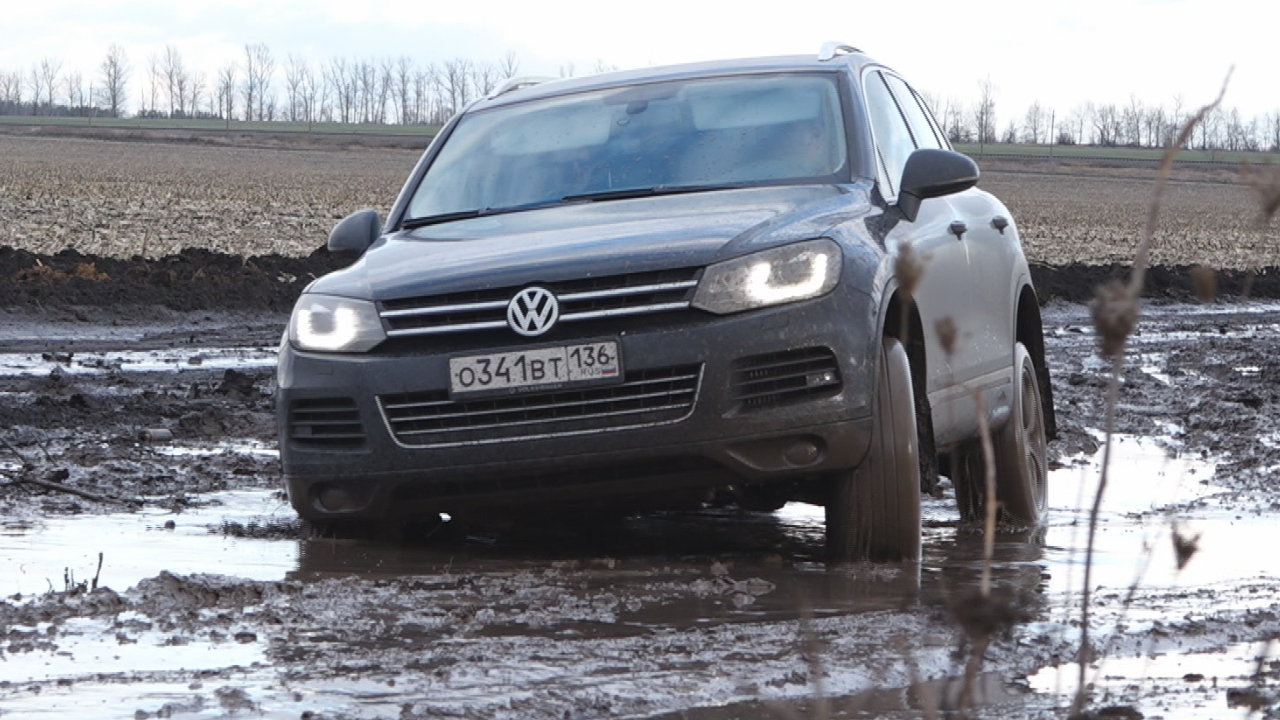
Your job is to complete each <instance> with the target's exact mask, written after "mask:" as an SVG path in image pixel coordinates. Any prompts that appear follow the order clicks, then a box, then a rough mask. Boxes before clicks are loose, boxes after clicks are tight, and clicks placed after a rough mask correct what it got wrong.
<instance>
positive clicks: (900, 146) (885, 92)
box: [862, 72, 916, 197]
mask: <svg viewBox="0 0 1280 720" xmlns="http://www.w3.org/2000/svg"><path fill="white" fill-rule="evenodd" d="M862 87H863V93H864V94H865V95H866V100H867V114H868V115H869V116H870V118H871V132H872V134H874V135H875V140H876V150H877V152H879V154H880V162H881V163H882V164H883V166H884V171H885V174H886V175H887V176H888V181H889V187H888V188H885V195H886V196H887V197H893V196H896V195H897V194H898V180H900V179H901V178H902V168H903V167H905V166H906V164H907V157H908V156H909V155H911V153H912V152H913V151H915V149H916V145H915V142H914V141H913V140H912V139H911V131H910V130H908V129H907V124H906V122H905V121H904V120H903V119H902V114H901V113H899V112H898V104H897V103H896V102H895V101H894V99H893V95H891V94H890V93H889V88H888V86H886V85H885V84H884V79H883V77H882V76H881V75H880V73H879V72H869V73H867V74H866V75H864V76H863V81H862Z"/></svg>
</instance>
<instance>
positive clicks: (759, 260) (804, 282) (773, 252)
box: [693, 238, 841, 315]
mask: <svg viewBox="0 0 1280 720" xmlns="http://www.w3.org/2000/svg"><path fill="white" fill-rule="evenodd" d="M840 266H841V255H840V246H839V245H836V243H835V242H834V241H832V240H828V239H826V238H823V239H819V240H808V241H806V242H801V243H796V244H794V245H784V246H782V247H776V248H772V249H769V250H764V251H761V252H758V253H753V254H751V255H744V256H743V257H740V258H734V259H732V260H726V261H725V262H722V263H717V264H715V265H712V266H711V267H709V268H707V271H706V273H705V274H704V275H703V276H702V281H701V282H699V283H698V290H697V292H695V293H694V295H693V306H694V307H696V308H699V309H701V310H706V311H708V312H713V313H716V314H718V315H727V314H729V313H735V312H742V311H743V310H753V309H755V308H762V307H768V306H770V305H780V304H782V303H789V302H795V301H797V300H808V299H809V298H815V297H818V296H819V295H824V294H826V293H829V292H831V289H832V288H834V287H835V286H836V283H837V282H838V281H839V280H840Z"/></svg>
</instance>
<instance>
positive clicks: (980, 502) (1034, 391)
mask: <svg viewBox="0 0 1280 720" xmlns="http://www.w3.org/2000/svg"><path fill="white" fill-rule="evenodd" d="M1013 361H1014V365H1013V367H1014V371H1015V373H1016V375H1015V377H1014V383H1013V404H1012V406H1011V407H1010V408H1009V420H1008V422H1006V423H1005V424H1004V425H1003V426H1001V427H1000V429H999V430H997V431H996V432H995V433H994V434H993V435H992V438H991V444H992V449H993V450H994V451H995V452H994V455H995V471H996V502H997V503H998V512H997V518H998V519H999V520H1000V521H1001V522H1002V523H1004V524H1008V525H1014V526H1023V527H1030V526H1034V525H1036V524H1038V523H1039V522H1040V519H1041V517H1042V516H1043V515H1044V512H1045V509H1046V507H1047V505H1048V495H1049V493H1048V477H1049V475H1048V472H1049V470H1048V469H1049V463H1048V457H1049V450H1048V444H1049V443H1048V435H1047V433H1046V431H1045V424H1044V401H1043V399H1042V398H1041V395H1040V383H1039V382H1038V381H1037V379H1036V368H1035V364H1034V363H1032V362H1031V354H1030V353H1028V352H1027V348H1026V346H1025V345H1023V344H1022V343H1017V344H1016V345H1014V348H1013ZM951 464H952V475H953V478H952V479H953V481H954V483H955V487H956V503H957V504H958V505H959V507H960V518H961V519H962V520H965V521H975V522H981V521H982V519H983V518H984V517H985V513H986V502H987V500H986V494H987V493H986V463H985V462H984V461H983V456H982V446H981V444H980V443H979V442H978V441H976V440H975V441H971V442H969V443H966V444H965V445H964V446H962V447H961V448H960V449H958V450H957V451H956V452H955V454H954V455H953V456H952V463H951Z"/></svg>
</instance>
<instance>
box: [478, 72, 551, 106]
mask: <svg viewBox="0 0 1280 720" xmlns="http://www.w3.org/2000/svg"><path fill="white" fill-rule="evenodd" d="M558 79H559V78H553V77H546V76H541V75H526V76H522V77H513V78H507V79H506V80H505V81H504V82H503V83H502V84H501V85H499V86H498V87H497V88H495V89H494V90H493V92H491V93H489V94H488V95H486V96H485V97H486V98H487V99H490V100H492V99H493V98H496V97H498V96H499V95H505V94H507V93H509V92H511V91H512V90H519V89H520V88H527V87H531V86H533V85H539V84H541V83H544V82H549V81H551V80H558Z"/></svg>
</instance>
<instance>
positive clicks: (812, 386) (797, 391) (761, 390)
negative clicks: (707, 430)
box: [732, 347, 840, 410]
mask: <svg viewBox="0 0 1280 720" xmlns="http://www.w3.org/2000/svg"><path fill="white" fill-rule="evenodd" d="M732 382H733V391H732V392H733V400H734V401H735V402H736V403H737V404H738V407H740V408H742V409H743V410H760V409H763V408H769V407H775V406H777V405H784V404H787V403H794V402H800V401H803V400H808V399H811V398H814V397H817V396H821V395H834V394H835V393H837V392H839V391H840V368H839V366H838V365H837V364H836V356H835V355H834V354H833V353H832V352H831V349H830V348H825V347H811V348H804V349H802V350H787V351H785V352H777V353H769V354H767V355H753V356H751V357H748V358H741V359H738V360H735V361H734V363H733V381H732Z"/></svg>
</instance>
